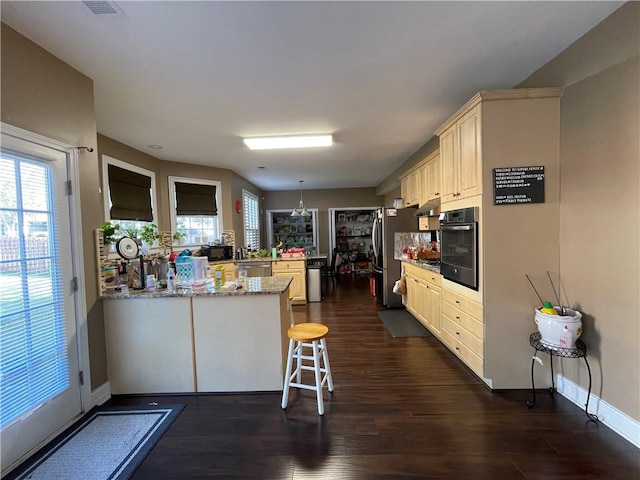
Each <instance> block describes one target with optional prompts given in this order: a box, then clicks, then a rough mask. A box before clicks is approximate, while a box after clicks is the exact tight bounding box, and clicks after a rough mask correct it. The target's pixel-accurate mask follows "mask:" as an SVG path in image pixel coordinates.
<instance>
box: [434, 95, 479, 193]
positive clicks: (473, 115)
mask: <svg viewBox="0 0 640 480" xmlns="http://www.w3.org/2000/svg"><path fill="white" fill-rule="evenodd" d="M445 125H446V127H444V128H443V127H441V128H440V129H439V130H437V131H436V132H435V133H436V135H438V136H439V137H440V168H441V171H442V176H441V182H442V183H441V188H442V193H441V195H440V197H441V201H442V203H445V202H450V201H452V200H459V199H461V198H467V197H472V196H474V195H478V194H481V193H482V174H481V168H482V155H481V144H480V105H475V106H474V107H473V108H471V109H470V110H469V111H467V112H465V113H464V115H461V116H460V118H459V119H458V120H457V121H455V122H453V123H447V124H445Z"/></svg>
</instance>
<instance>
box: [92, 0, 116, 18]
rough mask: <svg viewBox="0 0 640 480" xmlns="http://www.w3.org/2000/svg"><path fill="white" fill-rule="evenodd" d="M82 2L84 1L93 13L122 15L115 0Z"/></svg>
mask: <svg viewBox="0 0 640 480" xmlns="http://www.w3.org/2000/svg"><path fill="white" fill-rule="evenodd" d="M82 3H84V4H85V5H86V6H87V8H88V9H89V10H91V12H92V13H93V14H94V15H122V10H120V8H119V7H118V6H117V5H116V2H110V1H106V0H96V1H92V0H88V1H83V2H82Z"/></svg>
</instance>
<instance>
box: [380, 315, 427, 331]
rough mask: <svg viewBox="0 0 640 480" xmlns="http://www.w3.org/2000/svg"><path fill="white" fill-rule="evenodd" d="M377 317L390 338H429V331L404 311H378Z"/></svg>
mask: <svg viewBox="0 0 640 480" xmlns="http://www.w3.org/2000/svg"><path fill="white" fill-rule="evenodd" d="M378 317H380V320H382V323H384V326H385V327H387V330H388V331H389V333H390V334H391V336H392V337H430V336H431V333H430V332H429V330H427V329H426V328H424V326H423V325H422V324H421V323H420V322H419V321H418V320H416V319H415V318H414V317H413V315H411V314H410V313H409V312H407V311H406V310H380V311H378Z"/></svg>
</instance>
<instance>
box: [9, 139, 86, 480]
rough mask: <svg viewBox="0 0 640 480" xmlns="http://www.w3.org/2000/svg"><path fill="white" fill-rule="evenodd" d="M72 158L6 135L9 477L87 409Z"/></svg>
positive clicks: (61, 152)
mask: <svg viewBox="0 0 640 480" xmlns="http://www.w3.org/2000/svg"><path fill="white" fill-rule="evenodd" d="M69 171H70V167H69V157H68V154H67V153H66V152H63V151H59V150H56V149H53V148H48V147H44V146H42V145H39V144H33V143H31V142H28V141H25V140H22V139H19V138H15V137H13V136H10V135H8V134H6V133H5V132H3V134H2V149H1V153H0V177H1V178H2V179H3V180H2V182H1V183H0V242H1V244H2V256H1V257H0V305H1V308H0V339H1V345H0V374H1V376H2V387H1V392H0V423H1V435H2V443H1V463H2V466H3V470H4V471H9V470H10V469H11V468H13V466H15V465H16V464H17V463H18V462H19V461H20V460H21V459H22V458H23V457H24V456H25V455H27V454H28V453H30V452H31V451H33V450H34V449H35V448H38V447H39V446H40V445H41V444H42V443H43V442H44V441H45V440H47V439H49V438H51V437H52V436H53V435H54V434H56V433H58V432H59V431H60V430H61V429H62V428H64V427H65V426H67V425H68V424H69V423H70V422H71V421H72V420H74V419H75V418H76V417H77V416H79V415H80V413H81V410H82V403H81V398H82V397H81V387H80V372H79V357H78V328H77V325H78V319H77V315H76V291H75V288H74V284H75V282H74V278H75V277H74V269H73V255H72V249H71V238H72V235H71V219H70V211H71V210H72V209H71V207H70V203H71V202H70V196H69V195H68V194H67V191H66V188H65V187H66V185H67V178H68V174H69Z"/></svg>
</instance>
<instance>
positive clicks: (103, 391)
mask: <svg viewBox="0 0 640 480" xmlns="http://www.w3.org/2000/svg"><path fill="white" fill-rule="evenodd" d="M110 398H111V384H110V383H109V382H105V383H103V384H102V385H100V386H99V387H98V388H96V389H95V390H93V391H92V392H91V407H95V406H96V405H102V404H103V403H104V402H106V401H107V400H109V399H110Z"/></svg>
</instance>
